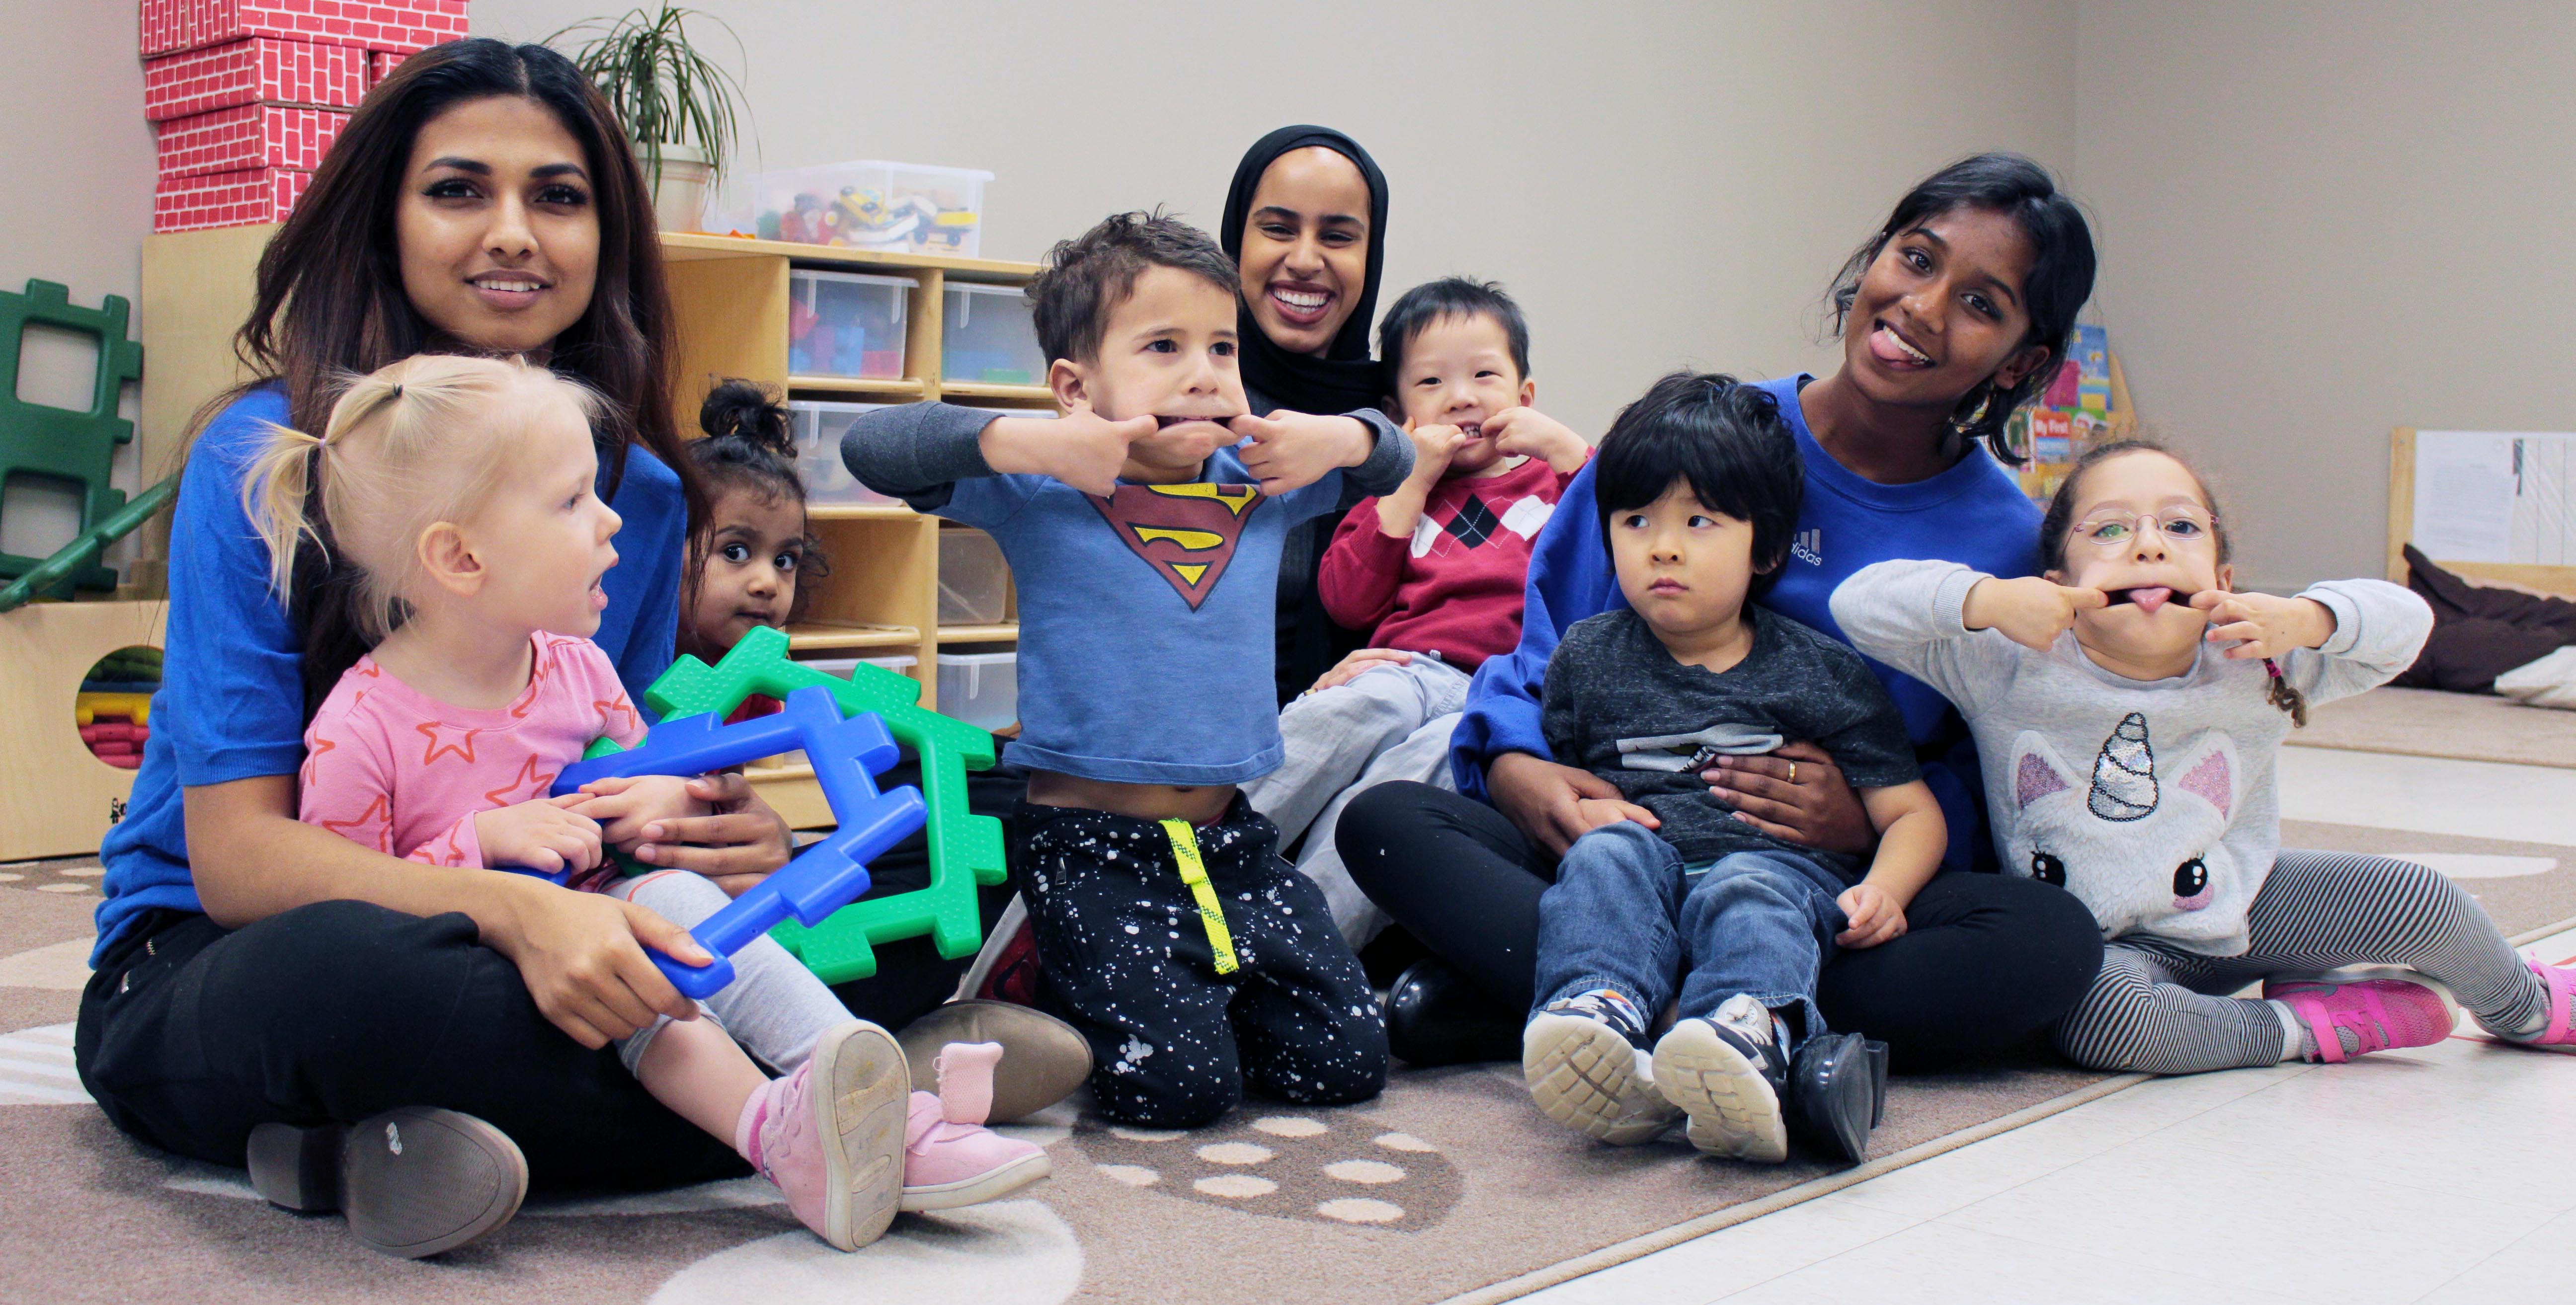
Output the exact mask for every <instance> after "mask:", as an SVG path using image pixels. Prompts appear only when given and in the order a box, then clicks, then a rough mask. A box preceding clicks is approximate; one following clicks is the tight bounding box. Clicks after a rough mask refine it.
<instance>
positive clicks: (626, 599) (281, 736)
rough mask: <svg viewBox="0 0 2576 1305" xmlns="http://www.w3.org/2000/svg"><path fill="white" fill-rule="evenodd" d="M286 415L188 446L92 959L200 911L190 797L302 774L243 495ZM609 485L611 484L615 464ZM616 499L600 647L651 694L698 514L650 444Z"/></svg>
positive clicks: (279, 396) (298, 656)
mask: <svg viewBox="0 0 2576 1305" xmlns="http://www.w3.org/2000/svg"><path fill="white" fill-rule="evenodd" d="M286 420H287V408H286V392H285V391H284V390H283V389H282V388H279V387H277V386H267V387H264V388H261V389H257V390H253V391H251V392H250V393H248V394H246V395H243V396H242V397H241V398H240V399H239V400H238V401H236V402H235V403H234V404H233V405H232V406H231V407H228V408H226V409H224V410H223V411H222V412H221V413H219V414H217V415H216V417H215V419H214V420H213V421H212V422H210V423H208V424H207V426H206V429H205V430H204V431H203V432H202V433H201V434H199V435H198V436H197V440H196V443H195V444H194V445H193V446H191V447H190V449H189V452H188V468H187V475H186V477H185V478H184V479H182V480H181V481H180V482H179V501H178V507H177V508H176V510H175V514H174V516H173V517H172V520H171V526H170V608H169V631H168V636H167V638H168V649H167V656H165V657H164V659H163V661H162V679H161V689H160V691H159V692H157V693H155V694H154V695H153V696H152V734H151V737H150V739H148V740H147V741H146V742H145V743H144V745H143V766H142V769H140V770H139V771H137V772H136V773H135V776H134V793H133V796H132V797H130V798H129V799H127V802H126V808H125V819H124V820H123V822H122V823H119V824H118V825H116V826H115V827H114V828H112V829H110V830H108V831H107V837H106V839H105V840H104V841H103V842H102V843H101V844H100V845H99V850H98V855H99V860H100V861H102V862H104V863H105V864H106V866H107V878H106V880H105V882H104V884H103V885H102V887H103V888H104V890H105V891H106V893H107V900H106V901H104V902H101V903H99V906H98V947H97V949H96V950H95V951H93V952H92V953H91V956H92V959H93V961H95V959H96V958H97V956H98V955H99V954H101V953H103V952H105V951H106V949H107V948H108V946H109V945H110V944H112V943H114V942H115V941H116V940H117V939H118V938H120V937H121V936H123V935H124V933H125V932H126V930H127V929H129V928H131V927H132V926H133V924H134V922H135V921H136V920H137V919H138V918H139V917H140V916H141V915H142V914H143V913H144V912H146V911H150V910H153V909H155V908H160V907H168V908H171V909H174V910H181V911H202V910H204V909H205V907H204V906H203V905H201V904H200V903H199V902H198V900H197V887H196V882H195V880H194V879H192V878H191V877H190V875H189V872H188V835H187V821H186V817H185V812H184V809H183V807H182V806H181V802H180V790H182V789H187V788H195V787H198V786H201V785H206V784H223V783H229V782H230V781H233V780H237V779H251V778H255V777H257V776H261V775H291V774H294V773H295V772H296V770H297V769H298V768H300V767H301V766H302V765H303V764H304V679H303V656H302V651H301V650H302V640H301V639H300V637H299V635H298V632H297V631H296V629H295V627H294V626H293V625H292V624H291V623H290V622H289V621H288V620H287V615H286V610H285V608H284V607H282V606H281V605H280V604H279V603H278V601H277V599H276V597H275V596H274V595H273V594H272V593H271V591H270V589H269V584H268V545H267V544H266V543H264V542H263V541H262V540H261V539H260V537H259V532H258V531H257V530H256V529H254V528H253V527H252V525H251V522H250V516H249V514H248V513H247V512H246V511H244V510H243V508H242V501H241V492H242V480H243V477H244V475H245V474H246V472H247V469H248V465H249V462H250V459H251V457H252V456H253V455H254V454H255V453H256V452H257V451H258V447H259V442H260V437H261V433H262V430H263V428H264V426H265V425H266V424H268V423H278V424H283V423H284V422H285V421H286ZM600 481H601V484H602V485H605V484H606V483H607V469H606V468H605V467H603V468H602V469H601V475H600ZM609 505H610V506H611V507H614V508H616V509H617V514H618V515H619V516H620V517H623V518H625V524H624V525H623V526H622V527H620V528H619V530H618V532H617V554H618V561H617V565H616V566H615V567H614V568H612V569H611V570H610V571H609V573H608V577H607V580H606V581H605V582H604V584H603V585H602V587H603V588H605V589H606V590H607V591H608V609H607V610H606V611H604V612H602V613H600V620H599V633H598V634H596V635H594V636H593V640H594V641H595V642H596V643H598V645H599V646H600V648H601V649H603V650H605V651H606V652H607V653H608V656H609V659H610V660H611V661H613V662H615V663H616V664H617V674H618V677H619V678H620V679H622V680H623V681H625V683H626V691H627V692H628V693H629V694H631V695H633V696H635V697H636V698H638V699H639V700H640V699H641V698H642V696H643V693H644V686H646V685H648V684H650V683H652V682H653V679H654V678H655V677H656V676H659V675H660V674H661V673H662V672H663V670H664V669H666V668H667V667H669V666H670V664H671V641H672V638H673V635H674V634H675V633H676V631H677V629H678V622H679V613H680V606H679V592H680V566H681V557H682V553H683V547H682V546H683V544H684V543H685V542H686V537H687V532H688V511H687V505H686V503H685V501H684V500H683V498H682V497H681V494H680V479H679V477H678V476H676V475H674V474H673V473H672V471H671V469H670V468H669V467H667V466H664V465H663V464H662V462H661V460H660V459H658V458H656V457H654V456H653V455H652V454H651V453H650V452H648V451H646V450H644V449H642V448H640V447H639V448H635V449H632V450H630V451H629V452H628V453H627V455H626V474H625V478H624V480H623V481H622V482H621V483H620V484H619V485H618V487H617V494H616V496H615V497H614V498H612V499H610V500H609Z"/></svg>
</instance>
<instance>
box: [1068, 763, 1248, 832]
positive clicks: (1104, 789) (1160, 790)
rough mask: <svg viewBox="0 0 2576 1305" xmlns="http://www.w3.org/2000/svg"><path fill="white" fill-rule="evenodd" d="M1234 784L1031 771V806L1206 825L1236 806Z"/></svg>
mask: <svg viewBox="0 0 2576 1305" xmlns="http://www.w3.org/2000/svg"><path fill="white" fill-rule="evenodd" d="M1234 792H1235V786H1234V785H1232V784H1118V783H1113V782H1111V781H1109V780H1105V779H1085V778H1083V777H1082V776H1080V775H1064V774H1058V773H1057V772H1055V771H1051V770H1036V771H1031V772H1029V801H1030V802H1032V803H1035V804H1037V805H1038V806H1042V807H1078V808H1081V809H1082V810H1086V811H1106V812H1109V813H1110V814H1112V815H1120V816H1133V817H1135V818H1136V819H1138V820H1186V821H1188V822H1190V823H1191V824H1193V825H1204V824H1206V823H1208V822H1209V821H1212V820H1215V819H1217V818H1219V817H1221V816H1223V815H1224V814H1225V810H1226V808H1227V807H1229V806H1232V805H1233V804H1234Z"/></svg>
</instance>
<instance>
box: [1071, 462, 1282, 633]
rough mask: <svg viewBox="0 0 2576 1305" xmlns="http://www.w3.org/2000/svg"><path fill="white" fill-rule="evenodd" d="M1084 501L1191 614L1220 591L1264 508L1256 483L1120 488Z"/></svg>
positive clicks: (1132, 486)
mask: <svg viewBox="0 0 2576 1305" xmlns="http://www.w3.org/2000/svg"><path fill="white" fill-rule="evenodd" d="M1083 497H1085V498H1088V499H1090V500H1091V506H1093V507H1094V508H1097V509H1099V511H1100V515H1101V517H1102V518H1103V519H1105V520H1107V521H1108V522H1109V525H1110V528H1111V529H1113V530H1116V531H1117V532H1118V538H1120V539H1121V540H1124V541H1125V542H1126V544H1127V547H1128V548H1129V549H1130V550H1132V551H1134V553H1135V554H1136V556H1138V557H1140V558H1143V559H1144V560H1145V564H1146V565H1147V566H1150V567H1152V568H1154V574H1156V575H1159V576H1161V577H1163V579H1164V581H1165V582H1166V583H1168V584H1170V585H1171V586H1172V588H1173V589H1174V590H1175V591H1177V592H1178V593H1179V594H1180V596H1181V600H1182V601H1183V602H1186V603H1188V604H1189V605H1190V610H1191V611H1197V610H1198V606H1199V604H1200V603H1203V602H1206V601H1207V596H1208V595H1209V594H1212V593H1214V592H1216V582H1217V581H1219V580H1221V579H1223V578H1225V568H1226V565H1227V564H1228V563H1230V562H1232V561H1233V560H1234V546H1235V545H1236V544H1237V543H1240V542H1241V541H1242V539H1243V523H1244V522H1246V521H1248V520H1250V519H1251V517H1252V510H1253V509H1254V508H1256V507H1259V506H1260V505H1261V489H1260V487H1259V486H1257V485H1210V484H1191V485H1121V486H1119V487H1118V492H1116V493H1115V494H1112V495H1110V496H1109V497H1107V498H1098V497H1094V496H1092V495H1088V494H1086V495H1084V496H1083Z"/></svg>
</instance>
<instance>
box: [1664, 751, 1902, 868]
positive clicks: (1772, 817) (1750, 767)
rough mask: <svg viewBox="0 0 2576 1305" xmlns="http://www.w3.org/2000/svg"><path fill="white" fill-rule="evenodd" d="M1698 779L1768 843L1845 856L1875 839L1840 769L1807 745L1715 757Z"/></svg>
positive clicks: (1862, 850) (1866, 847) (1862, 851)
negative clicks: (1780, 840) (1751, 754)
mask: <svg viewBox="0 0 2576 1305" xmlns="http://www.w3.org/2000/svg"><path fill="white" fill-rule="evenodd" d="M1700 778H1702V779H1704V780H1707V781H1708V784H1709V790H1708V791H1709V792H1710V793H1711V794H1712V795H1714V796H1716V797H1718V798H1720V799H1723V800H1724V801H1725V802H1726V804H1727V805H1728V806H1731V807H1733V808H1735V818H1736V819H1738V820H1741V821H1743V822H1744V823H1746V824H1748V825H1751V826H1753V827H1754V828H1755V829H1759V830H1761V831H1762V832H1763V833H1766V834H1769V835H1770V836H1772V837H1773V838H1785V839H1787V840H1789V841H1790V842H1792V843H1798V844H1801V845H1803V846H1806V847H1812V848H1817V849H1820V850H1822V851H1827V852H1840V853H1842V854H1843V855H1845V856H1860V855H1863V854H1865V853H1867V852H1868V851H1869V849H1870V845H1871V844H1872V843H1875V842H1876V841H1877V839H1878V833H1877V831H1876V830H1874V829H1872V828H1871V827H1870V823H1869V812H1868V811H1866V810H1864V809H1862V807H1861V804H1860V795H1859V794H1857V793H1854V792H1852V786H1851V784H1850V783H1849V782H1847V781H1846V780H1844V779H1843V768H1842V767H1841V766H1838V765H1836V764H1834V758H1833V754H1832V753H1830V752H1827V751H1825V750H1824V749H1823V748H1820V747H1817V746H1816V745H1815V744H1813V743H1809V742H1806V741H1804V740H1800V741H1798V742H1796V743H1791V744H1786V745H1784V746H1782V747H1781V748H1779V749H1778V750H1776V751H1773V752H1770V753H1766V754H1764V755H1762V756H1757V757H1720V758H1718V759H1717V764H1716V765H1714V766H1711V767H1709V768H1708V769H1707V770H1704V771H1702V772H1700Z"/></svg>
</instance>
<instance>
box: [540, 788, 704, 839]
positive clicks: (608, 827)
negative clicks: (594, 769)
mask: <svg viewBox="0 0 2576 1305" xmlns="http://www.w3.org/2000/svg"><path fill="white" fill-rule="evenodd" d="M581 796H582V799H583V800H582V801H581V802H579V803H578V804H577V805H575V806H574V807H573V808H572V810H574V811H576V812H578V813H580V814H581V815H584V816H588V817H589V818H591V819H592V820H596V821H598V822H599V824H600V831H599V836H600V839H601V841H603V842H605V843H607V844H608V845H609V846H611V847H614V848H616V849H617V850H618V851H621V852H627V851H632V850H634V847H635V845H636V844H638V843H641V842H643V841H644V827H645V826H646V825H649V824H651V823H653V822H654V821H656V820H665V819H670V820H677V819H681V818H684V817H688V816H703V815H707V814H709V813H710V811H711V810H712V808H710V807H709V806H708V805H707V804H706V803H704V802H700V801H698V800H697V799H696V798H693V797H691V796H689V781H687V780H686V779H683V778H681V777H679V776H677V775H631V776H624V777H619V778H613V779H595V780H592V781H591V782H589V783H587V784H584V785H582V786H581Z"/></svg>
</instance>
